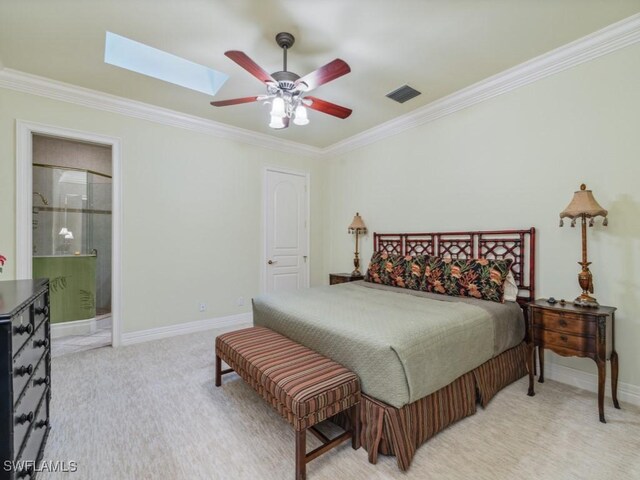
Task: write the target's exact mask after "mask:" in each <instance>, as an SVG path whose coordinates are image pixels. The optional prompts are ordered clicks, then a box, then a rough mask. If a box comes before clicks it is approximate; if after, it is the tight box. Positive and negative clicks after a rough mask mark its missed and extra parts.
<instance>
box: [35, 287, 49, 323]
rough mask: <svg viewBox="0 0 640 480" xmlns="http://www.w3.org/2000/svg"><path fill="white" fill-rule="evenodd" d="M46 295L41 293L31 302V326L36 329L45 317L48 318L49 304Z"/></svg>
mask: <svg viewBox="0 0 640 480" xmlns="http://www.w3.org/2000/svg"><path fill="white" fill-rule="evenodd" d="M47 295H48V293H46V292H45V293H43V294H42V295H40V296H39V297H38V298H36V299H35V300H34V301H33V317H34V321H33V325H34V327H36V328H38V325H40V323H41V322H42V321H43V320H44V319H45V318H47V317H49V302H48V298H47Z"/></svg>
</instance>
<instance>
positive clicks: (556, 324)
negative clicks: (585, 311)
mask: <svg viewBox="0 0 640 480" xmlns="http://www.w3.org/2000/svg"><path fill="white" fill-rule="evenodd" d="M533 325H534V326H535V327H538V326H540V327H542V328H544V329H549V330H555V331H557V332H563V333H576V334H579V335H591V336H593V337H595V335H596V319H595V317H589V316H586V315H576V314H574V313H570V312H552V311H550V310H540V309H537V310H535V311H534V314H533Z"/></svg>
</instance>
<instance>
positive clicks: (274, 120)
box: [269, 115, 285, 129]
mask: <svg viewBox="0 0 640 480" xmlns="http://www.w3.org/2000/svg"><path fill="white" fill-rule="evenodd" d="M269 126H270V127H271V128H275V129H279V128H284V127H285V125H284V120H283V118H282V117H280V116H277V115H271V122H269Z"/></svg>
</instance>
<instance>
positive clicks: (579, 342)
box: [534, 327, 596, 356]
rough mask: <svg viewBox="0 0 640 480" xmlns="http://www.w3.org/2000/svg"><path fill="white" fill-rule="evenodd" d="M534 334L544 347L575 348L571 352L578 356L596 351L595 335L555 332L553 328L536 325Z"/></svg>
mask: <svg viewBox="0 0 640 480" xmlns="http://www.w3.org/2000/svg"><path fill="white" fill-rule="evenodd" d="M534 336H535V339H536V341H537V342H540V344H541V345H542V346H543V347H550V348H554V347H560V348H562V349H569V350H573V352H571V353H572V354H573V355H577V356H579V355H580V354H585V353H589V352H595V348H596V347H595V345H596V339H595V338H594V337H583V336H580V335H571V334H569V333H561V332H554V331H553V330H545V329H542V328H537V327H534ZM574 352H575V353H574ZM567 353H569V352H567Z"/></svg>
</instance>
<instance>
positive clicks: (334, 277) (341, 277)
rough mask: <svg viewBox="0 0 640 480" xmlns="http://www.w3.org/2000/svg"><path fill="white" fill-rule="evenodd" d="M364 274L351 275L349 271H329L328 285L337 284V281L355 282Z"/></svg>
mask: <svg viewBox="0 0 640 480" xmlns="http://www.w3.org/2000/svg"><path fill="white" fill-rule="evenodd" d="M363 278H364V275H351V274H350V273H330V274H329V285H338V284H339V283H347V282H355V281H356V280H362V279H363Z"/></svg>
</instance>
